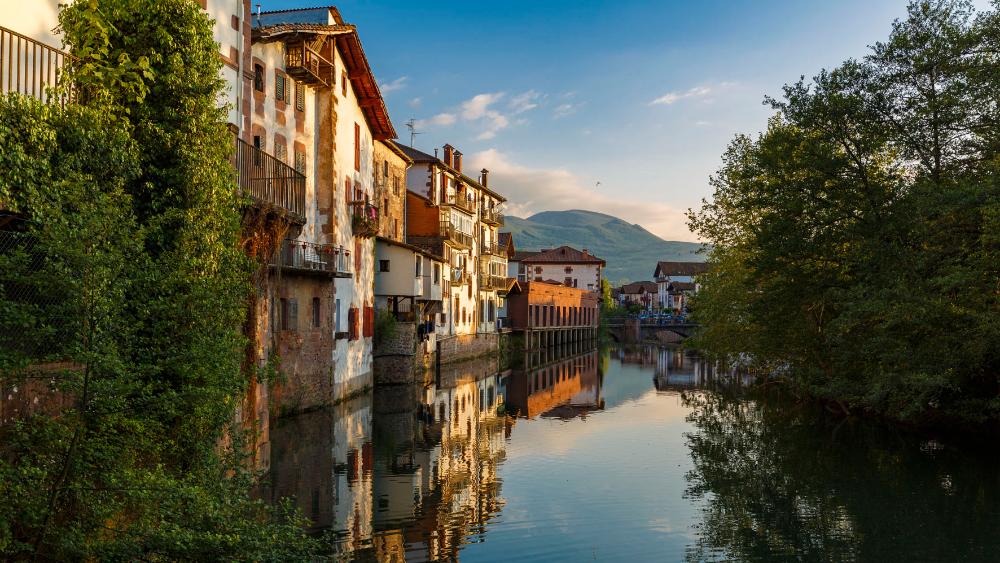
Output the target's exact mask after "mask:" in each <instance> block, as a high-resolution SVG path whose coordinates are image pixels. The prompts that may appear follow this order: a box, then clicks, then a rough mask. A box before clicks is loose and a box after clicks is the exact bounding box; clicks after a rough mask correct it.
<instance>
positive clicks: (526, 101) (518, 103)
mask: <svg viewBox="0 0 1000 563" xmlns="http://www.w3.org/2000/svg"><path fill="white" fill-rule="evenodd" d="M541 97H542V95H541V94H539V93H538V92H536V91H534V90H528V91H527V92H525V93H523V94H518V95H517V96H514V97H513V98H511V99H510V102H508V103H507V107H508V108H510V112H511V114H513V115H517V114H519V113H524V112H526V111H530V110H533V109H535V108H537V107H538V100H539V99H540V98H541Z"/></svg>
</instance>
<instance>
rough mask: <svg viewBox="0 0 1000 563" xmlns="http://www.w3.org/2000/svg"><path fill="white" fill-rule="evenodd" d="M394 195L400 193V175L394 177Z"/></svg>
mask: <svg viewBox="0 0 1000 563" xmlns="http://www.w3.org/2000/svg"><path fill="white" fill-rule="evenodd" d="M392 195H399V176H393V177H392Z"/></svg>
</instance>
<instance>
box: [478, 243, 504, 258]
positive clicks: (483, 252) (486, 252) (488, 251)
mask: <svg viewBox="0 0 1000 563" xmlns="http://www.w3.org/2000/svg"><path fill="white" fill-rule="evenodd" d="M479 254H480V256H500V246H498V245H497V243H495V242H490V241H483V242H480V243H479Z"/></svg>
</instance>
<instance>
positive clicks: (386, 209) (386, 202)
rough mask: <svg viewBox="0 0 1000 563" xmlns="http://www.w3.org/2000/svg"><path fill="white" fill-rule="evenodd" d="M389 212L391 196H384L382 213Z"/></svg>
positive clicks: (386, 213)
mask: <svg viewBox="0 0 1000 563" xmlns="http://www.w3.org/2000/svg"><path fill="white" fill-rule="evenodd" d="M388 214H389V198H387V197H386V198H382V215H388Z"/></svg>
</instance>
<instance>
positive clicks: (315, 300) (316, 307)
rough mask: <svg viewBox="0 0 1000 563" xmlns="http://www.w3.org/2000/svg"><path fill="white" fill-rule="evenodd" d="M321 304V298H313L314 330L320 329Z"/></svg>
mask: <svg viewBox="0 0 1000 563" xmlns="http://www.w3.org/2000/svg"><path fill="white" fill-rule="evenodd" d="M319 304H320V301H319V297H313V310H312V313H313V327H314V328H319V326H320V321H321V319H320V311H319Z"/></svg>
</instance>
